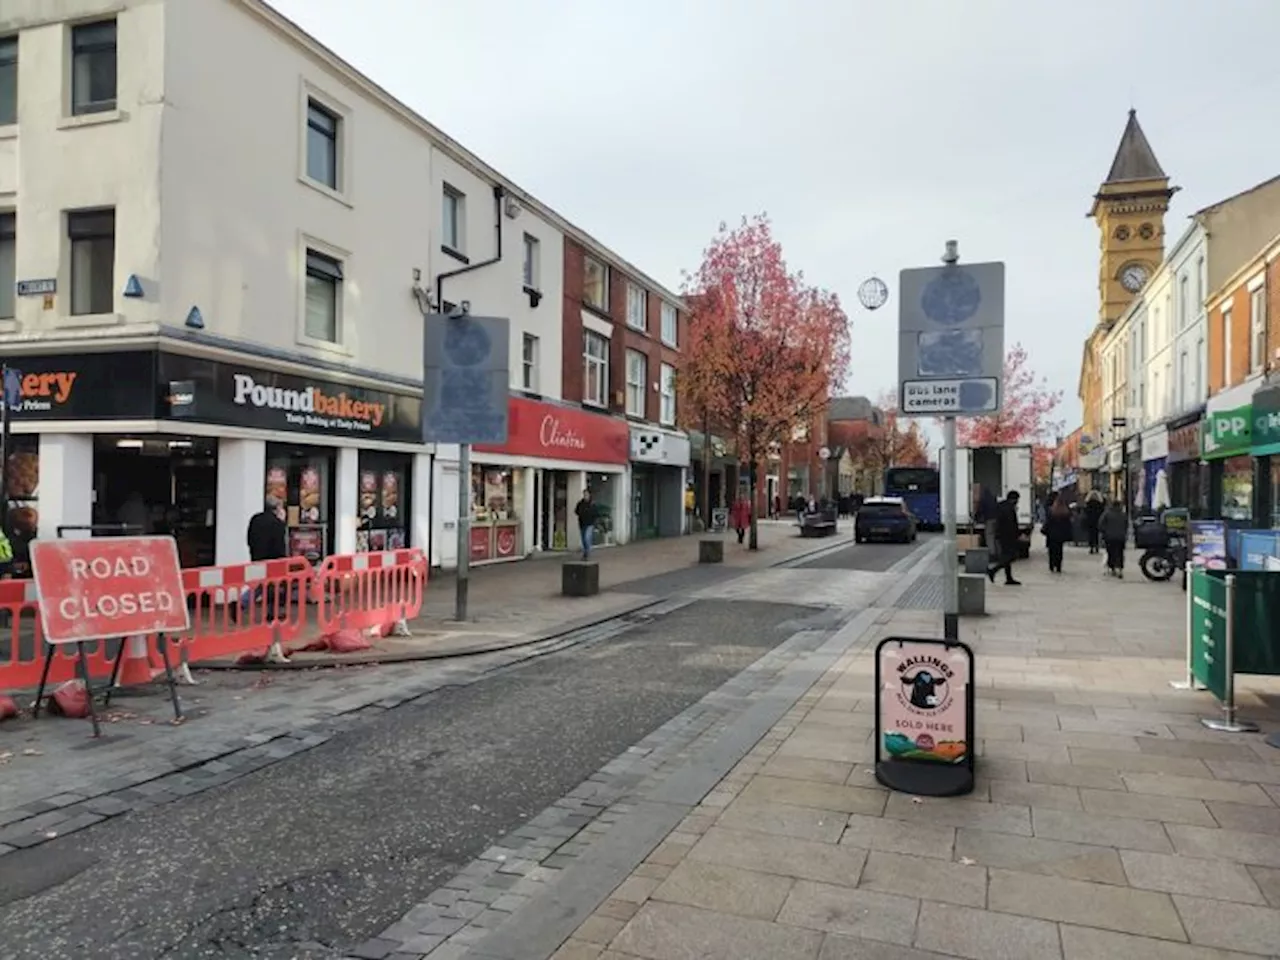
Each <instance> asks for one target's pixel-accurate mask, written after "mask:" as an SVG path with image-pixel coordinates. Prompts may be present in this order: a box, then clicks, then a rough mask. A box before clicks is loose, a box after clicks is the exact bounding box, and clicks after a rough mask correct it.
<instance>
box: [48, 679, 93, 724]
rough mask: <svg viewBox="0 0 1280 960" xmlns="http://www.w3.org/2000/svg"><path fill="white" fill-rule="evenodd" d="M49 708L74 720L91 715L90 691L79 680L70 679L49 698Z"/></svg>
mask: <svg viewBox="0 0 1280 960" xmlns="http://www.w3.org/2000/svg"><path fill="white" fill-rule="evenodd" d="M49 709H50V710H51V711H52V712H54V713H57V714H61V715H62V716H64V717H70V718H71V719H73V720H82V719H84V718H85V717H87V716H88V715H89V692H88V691H87V690H85V688H84V684H83V683H81V682H80V681H79V680H68V681H67V682H66V683H64V684H63V685H62V686H60V687H58V689H57V690H55V691H53V696H52V697H50V698H49Z"/></svg>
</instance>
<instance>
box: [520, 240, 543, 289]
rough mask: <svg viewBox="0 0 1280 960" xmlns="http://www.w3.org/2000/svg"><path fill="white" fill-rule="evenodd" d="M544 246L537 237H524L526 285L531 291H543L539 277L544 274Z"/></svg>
mask: <svg viewBox="0 0 1280 960" xmlns="http://www.w3.org/2000/svg"><path fill="white" fill-rule="evenodd" d="M541 248H542V244H540V243H539V242H538V238H537V237H533V236H530V235H529V234H527V233H526V234H525V235H524V285H525V286H526V287H527V288H529V289H530V290H538V289H541V288H540V287H539V286H538V282H539V281H538V277H539V275H540V274H541V272H542V249H541Z"/></svg>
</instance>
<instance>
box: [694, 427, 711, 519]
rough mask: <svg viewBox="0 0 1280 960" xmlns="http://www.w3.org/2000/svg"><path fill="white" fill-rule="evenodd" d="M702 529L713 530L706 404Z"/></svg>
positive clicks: (709, 446) (709, 428) (703, 443)
mask: <svg viewBox="0 0 1280 960" xmlns="http://www.w3.org/2000/svg"><path fill="white" fill-rule="evenodd" d="M690 522H691V523H692V521H690ZM702 529H703V531H704V532H708V531H710V530H711V413H710V411H709V409H708V408H707V407H706V406H704V407H703V408H702ZM692 532H693V531H690V533H692Z"/></svg>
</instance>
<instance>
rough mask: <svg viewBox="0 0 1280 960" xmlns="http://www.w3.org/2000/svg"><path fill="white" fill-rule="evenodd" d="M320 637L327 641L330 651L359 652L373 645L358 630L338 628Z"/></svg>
mask: <svg viewBox="0 0 1280 960" xmlns="http://www.w3.org/2000/svg"><path fill="white" fill-rule="evenodd" d="M322 639H323V640H325V641H326V642H327V643H328V646H329V650H330V652H332V653H359V652H360V651H361V650H368V649H370V648H371V647H372V646H373V644H371V643H370V642H369V640H368V638H366V637H365V635H364V634H363V633H361V632H360V631H359V630H339V631H338V632H337V633H331V634H329V635H328V636H326V637H323V638H322Z"/></svg>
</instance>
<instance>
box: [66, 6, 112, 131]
mask: <svg viewBox="0 0 1280 960" xmlns="http://www.w3.org/2000/svg"><path fill="white" fill-rule="evenodd" d="M115 108H116V22H115V20H98V21H96V22H95V23H84V24H81V25H80V26H78V27H73V28H72V29H71V113H72V115H73V116H77V117H78V116H81V115H83V114H87V113H103V112H105V111H108V110H114V109H115Z"/></svg>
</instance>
